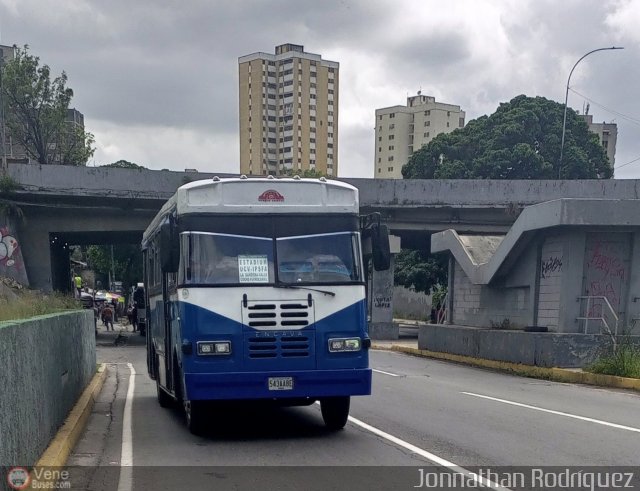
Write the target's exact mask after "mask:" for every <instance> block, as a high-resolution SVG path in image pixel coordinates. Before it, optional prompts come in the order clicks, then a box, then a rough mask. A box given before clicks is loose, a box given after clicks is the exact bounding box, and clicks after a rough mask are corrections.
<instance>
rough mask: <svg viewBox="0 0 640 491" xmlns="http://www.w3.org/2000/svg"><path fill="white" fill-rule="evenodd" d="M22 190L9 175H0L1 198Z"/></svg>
mask: <svg viewBox="0 0 640 491" xmlns="http://www.w3.org/2000/svg"><path fill="white" fill-rule="evenodd" d="M17 189H20V185H19V184H18V182H17V181H16V180H15V179H14V178H13V177H11V176H9V175H6V174H5V175H0V196H5V195H9V194H11V193H13V192H14V191H16V190H17Z"/></svg>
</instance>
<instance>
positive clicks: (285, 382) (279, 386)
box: [269, 377, 293, 390]
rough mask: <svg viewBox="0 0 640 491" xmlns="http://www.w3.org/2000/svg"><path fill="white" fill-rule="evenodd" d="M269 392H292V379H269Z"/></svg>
mask: <svg viewBox="0 0 640 491" xmlns="http://www.w3.org/2000/svg"><path fill="white" fill-rule="evenodd" d="M269 390H293V377H269Z"/></svg>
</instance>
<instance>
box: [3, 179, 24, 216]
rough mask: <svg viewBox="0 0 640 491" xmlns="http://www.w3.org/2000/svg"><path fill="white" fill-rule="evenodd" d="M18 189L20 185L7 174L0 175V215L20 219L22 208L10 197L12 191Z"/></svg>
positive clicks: (22, 214)
mask: <svg viewBox="0 0 640 491" xmlns="http://www.w3.org/2000/svg"><path fill="white" fill-rule="evenodd" d="M18 189H20V185H19V184H18V183H17V182H16V181H15V180H14V179H13V178H12V177H11V176H9V175H6V174H4V175H0V216H3V217H14V218H19V219H22V218H23V217H24V213H23V211H22V209H21V208H20V207H19V206H18V205H16V204H15V202H14V201H12V200H11V199H9V198H10V196H11V194H13V192H14V191H16V190H18Z"/></svg>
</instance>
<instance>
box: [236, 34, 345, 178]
mask: <svg viewBox="0 0 640 491" xmlns="http://www.w3.org/2000/svg"><path fill="white" fill-rule="evenodd" d="M339 67H340V65H339V63H337V62H335V61H328V60H323V59H322V57H321V56H320V55H317V54H312V53H305V51H304V46H300V45H297V44H283V45H280V46H276V49H275V55H273V54H269V53H253V54H250V55H246V56H242V57H240V58H239V59H238V68H239V87H240V173H241V174H246V175H267V174H271V175H276V176H277V175H284V174H286V173H287V172H288V171H292V172H294V173H296V172H299V171H300V172H301V171H304V170H307V169H314V170H316V171H318V172H320V173H322V174H325V175H327V176H337V175H338V87H339Z"/></svg>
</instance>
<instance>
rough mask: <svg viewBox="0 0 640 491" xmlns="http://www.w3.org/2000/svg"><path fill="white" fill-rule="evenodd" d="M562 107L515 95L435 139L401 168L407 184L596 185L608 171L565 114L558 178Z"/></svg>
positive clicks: (583, 130)
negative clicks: (462, 181) (571, 182)
mask: <svg viewBox="0 0 640 491" xmlns="http://www.w3.org/2000/svg"><path fill="white" fill-rule="evenodd" d="M563 112H564V105H563V104H559V103H557V102H554V101H551V100H549V99H545V98H544V97H527V96H525V95H519V96H517V97H515V98H514V99H512V100H511V101H510V102H508V103H503V104H500V106H499V107H498V109H497V110H496V112H495V113H493V114H492V115H490V116H482V117H480V118H478V119H476V120H472V121H469V123H468V124H467V126H465V127H464V128H459V129H457V130H455V131H453V132H452V133H447V134H440V135H438V136H436V137H435V138H434V139H433V140H431V142H429V143H428V144H427V145H424V146H423V147H422V148H420V149H419V150H418V151H416V152H415V153H414V154H413V155H412V156H411V158H410V159H409V161H408V162H407V164H406V165H405V166H404V167H403V168H402V175H403V176H404V177H405V178H409V179H558V176H560V177H561V178H562V179H596V178H610V177H612V175H613V167H612V165H611V163H610V162H609V159H608V158H607V155H606V152H605V151H604V149H603V148H602V146H601V145H600V143H599V141H598V137H597V135H596V134H594V133H592V132H591V131H589V127H588V126H587V124H586V123H585V122H584V120H582V119H581V118H580V117H579V116H578V115H577V113H576V112H575V111H573V110H571V109H569V110H568V111H567V125H566V134H565V146H564V156H563V162H562V169H560V172H558V160H559V155H560V142H561V135H562V118H563Z"/></svg>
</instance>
